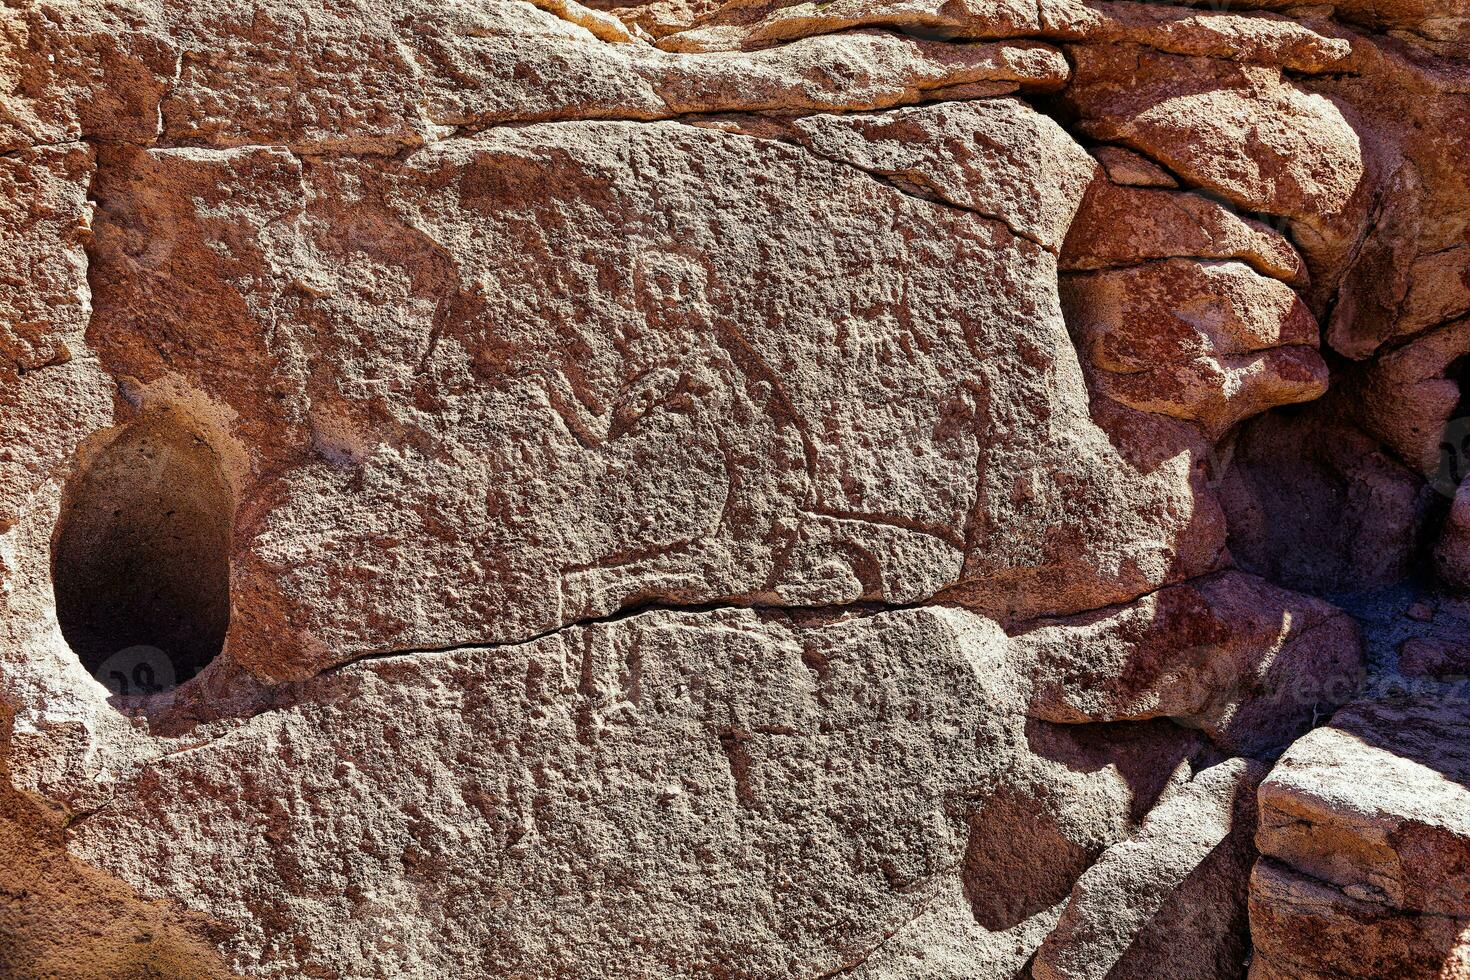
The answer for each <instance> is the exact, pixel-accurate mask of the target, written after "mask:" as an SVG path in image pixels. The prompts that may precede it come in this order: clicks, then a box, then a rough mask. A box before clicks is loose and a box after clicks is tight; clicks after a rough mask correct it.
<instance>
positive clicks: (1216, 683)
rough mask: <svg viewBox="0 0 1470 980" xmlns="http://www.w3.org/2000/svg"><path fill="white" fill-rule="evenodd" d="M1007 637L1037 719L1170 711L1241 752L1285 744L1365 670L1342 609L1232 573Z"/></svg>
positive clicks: (1120, 717) (1122, 717)
mask: <svg viewBox="0 0 1470 980" xmlns="http://www.w3.org/2000/svg"><path fill="white" fill-rule="evenodd" d="M1016 642H1017V644H1018V645H1019V646H1020V648H1021V649H1022V650H1023V651H1024V654H1023V658H1024V660H1025V661H1026V662H1027V663H1029V664H1030V665H1031V669H1032V670H1033V671H1034V681H1033V684H1034V686H1033V689H1032V695H1031V703H1030V707H1029V711H1030V712H1031V714H1032V715H1033V716H1035V717H1037V718H1044V719H1046V720H1048V721H1053V722H1059V723H1073V724H1075V723H1079V722H1087V721H1137V720H1142V719H1147V718H1173V719H1175V720H1177V721H1180V722H1182V723H1184V724H1187V725H1191V726H1194V727H1198V728H1200V729H1202V730H1203V731H1204V732H1205V733H1206V734H1208V735H1209V736H1210V738H1211V739H1213V740H1214V741H1215V742H1216V744H1218V745H1220V746H1221V747H1222V748H1224V749H1226V750H1228V751H1231V752H1240V753H1261V752H1269V751H1271V750H1273V749H1275V750H1279V749H1281V748H1283V747H1285V746H1286V745H1287V744H1288V743H1290V742H1291V741H1292V740H1293V739H1295V738H1296V737H1297V736H1298V735H1300V734H1302V733H1303V732H1304V731H1306V730H1307V729H1308V728H1309V727H1311V726H1312V725H1313V724H1314V723H1315V721H1316V720H1317V718H1319V717H1321V716H1325V715H1327V714H1330V713H1331V711H1332V710H1333V709H1334V708H1336V707H1337V706H1338V705H1340V704H1342V703H1344V702H1345V701H1347V700H1348V699H1349V698H1351V697H1352V695H1353V694H1354V693H1355V692H1356V690H1357V687H1358V685H1359V683H1360V682H1361V677H1362V672H1363V651H1362V644H1361V640H1360V639H1359V635H1358V628H1357V625H1356V624H1355V623H1354V622H1353V621H1352V619H1351V618H1350V617H1348V616H1347V615H1346V614H1345V613H1342V612H1341V611H1339V610H1337V609H1335V608H1334V607H1332V606H1331V605H1329V604H1328V603H1326V602H1323V601H1321V600H1319V599H1314V598H1311V597H1309V596H1304V595H1300V594H1296V593H1292V592H1288V591H1286V590H1285V589H1281V588H1277V587H1275V586H1273V585H1270V584H1269V583H1267V582H1264V581H1262V580H1260V579H1258V578H1255V577H1254V576H1251V575H1245V574H1243V573H1240V572H1223V573H1220V574H1218V575H1214V576H1209V577H1205V578H1202V579H1196V580H1194V581H1192V582H1190V583H1188V584H1185V585H1178V586H1172V587H1169V588H1165V589H1162V590H1160V591H1159V592H1156V593H1154V594H1152V595H1149V596H1145V597H1144V598H1142V599H1139V600H1138V601H1136V602H1134V603H1131V604H1129V605H1127V606H1121V607H1116V608H1112V609H1107V610H1100V611H1098V612H1095V613H1087V614H1085V615H1082V616H1076V617H1071V618H1069V619H1064V620H1055V621H1050V622H1046V623H1044V624H1042V625H1039V626H1037V627H1035V628H1033V629H1030V630H1029V631H1027V632H1024V633H1022V634H1020V635H1019V636H1017V637H1016Z"/></svg>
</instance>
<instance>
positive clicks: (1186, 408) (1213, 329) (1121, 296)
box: [1062, 259, 1327, 438]
mask: <svg viewBox="0 0 1470 980" xmlns="http://www.w3.org/2000/svg"><path fill="white" fill-rule="evenodd" d="M1062 303H1063V309H1064V310H1065V311H1066V315H1067V322H1068V325H1069V326H1070V327H1071V329H1072V332H1073V335H1074V336H1075V337H1076V338H1077V343H1078V347H1079V348H1080V349H1081V351H1082V353H1083V356H1084V357H1085V359H1086V363H1087V365H1088V366H1089V367H1090V368H1092V375H1091V377H1092V382H1093V385H1094V387H1095V389H1096V390H1097V391H1098V392H1099V393H1101V394H1103V395H1106V396H1107V397H1109V398H1111V399H1113V400H1114V401H1118V402H1121V403H1122V404H1124V405H1128V406H1129V407H1131V408H1136V409H1139V410H1141V411H1151V412H1158V413H1160V414H1163V415H1170V416H1173V417H1176V418H1183V419H1189V420H1192V421H1195V422H1199V423H1200V424H1201V425H1202V426H1204V428H1205V431H1206V433H1207V434H1209V435H1210V436H1212V437H1215V438H1218V437H1219V436H1220V435H1222V434H1223V433H1224V432H1225V430H1226V429H1228V428H1230V427H1231V426H1232V425H1234V424H1235V423H1237V422H1239V421H1241V420H1242V419H1245V418H1249V417H1250V416H1252V415H1257V414H1259V413H1260V412H1263V411H1265V410H1266V409H1268V408H1271V407H1272V406H1276V405H1289V404H1294V403H1297V402H1303V401H1310V400H1312V399H1315V398H1318V397H1320V396H1321V395H1322V394H1323V393H1324V392H1325V391H1326V390H1327V366H1326V364H1325V363H1323V361H1322V359H1321V355H1320V354H1318V353H1317V350H1316V342H1317V324H1316V321H1315V320H1314V319H1313V317H1312V314H1311V313H1310V312H1309V311H1308V310H1307V308H1306V306H1305V305H1303V304H1302V302H1301V300H1299V299H1298V298H1297V296H1296V294H1295V293H1294V292H1292V290H1291V289H1290V288H1289V287H1287V286H1285V285H1283V284H1281V283H1279V282H1277V281H1276V280H1274V279H1267V278H1265V277H1263V276H1259V275H1257V274H1256V273H1254V272H1252V271H1251V270H1250V269H1249V268H1248V267H1246V266H1245V265H1243V264H1241V263H1238V262H1193V261H1186V260H1179V259H1170V260H1168V261H1165V262H1161V263H1156V264H1151V265H1140V266H1132V267H1129V268H1124V269H1113V270H1105V271H1100V272H1093V273H1087V274H1080V273H1073V274H1070V275H1068V276H1067V277H1066V279H1065V281H1064V286H1063V296H1062Z"/></svg>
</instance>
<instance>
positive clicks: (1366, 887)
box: [1251, 684, 1470, 978]
mask: <svg viewBox="0 0 1470 980" xmlns="http://www.w3.org/2000/svg"><path fill="white" fill-rule="evenodd" d="M1466 736H1467V718H1466V710H1465V701H1464V696H1463V693H1462V691H1461V690H1460V689H1458V688H1457V687H1451V686H1435V685H1432V684H1421V685H1417V689H1416V690H1415V691H1414V692H1413V693H1404V694H1400V695H1398V696H1396V697H1391V698H1387V699H1383V700H1373V701H1363V702H1357V703H1354V704H1353V705H1350V706H1349V707H1347V708H1345V709H1343V710H1342V711H1341V712H1339V713H1338V714H1337V716H1336V717H1335V718H1334V719H1333V721H1332V724H1331V725H1330V726H1329V727H1326V728H1320V729H1318V730H1316V731H1314V732H1313V733H1312V734H1310V735H1308V736H1307V737H1306V738H1304V739H1302V740H1301V741H1299V742H1297V743H1296V744H1295V745H1293V746H1292V747H1291V749H1290V751H1288V752H1287V753H1286V755H1285V756H1283V757H1282V759H1281V761H1280V763H1279V764H1278V765H1277V767H1276V769H1275V770H1274V771H1273V772H1272V773H1271V775H1270V777H1269V778H1268V779H1267V780H1266V782H1265V783H1264V784H1263V785H1262V787H1261V817H1260V820H1261V824H1260V832H1259V834H1258V838H1257V842H1258V844H1259V847H1260V850H1261V855H1262V857H1261V862H1260V864H1258V865H1257V867H1256V871H1255V875H1254V878H1253V881H1252V885H1251V925H1252V929H1251V934H1252V937H1253V939H1254V941H1255V945H1256V957H1257V958H1256V960H1255V962H1254V963H1253V965H1252V968H1251V976H1252V977H1257V976H1260V977H1267V978H1272V977H1310V978H1315V977H1336V976H1348V975H1351V976H1359V977H1384V978H1388V977H1421V976H1422V977H1440V976H1442V977H1460V976H1465V975H1466V974H1467V971H1470V788H1467V785H1466V784H1467V779H1470V757H1467V752H1466V747H1467V744H1470V743H1467V739H1466Z"/></svg>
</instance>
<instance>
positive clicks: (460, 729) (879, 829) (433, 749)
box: [68, 610, 1191, 977]
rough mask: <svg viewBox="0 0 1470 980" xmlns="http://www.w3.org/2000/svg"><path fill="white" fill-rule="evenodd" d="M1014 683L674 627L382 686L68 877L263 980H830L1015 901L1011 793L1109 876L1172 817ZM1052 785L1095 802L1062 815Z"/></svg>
mask: <svg viewBox="0 0 1470 980" xmlns="http://www.w3.org/2000/svg"><path fill="white" fill-rule="evenodd" d="M1007 661H1008V645H1007V641H1006V638H1005V636H1004V634H1003V633H1001V631H1000V630H999V629H998V628H996V627H995V625H994V624H992V623H988V622H986V621H984V620H983V619H980V618H978V617H975V616H973V615H971V614H965V613H959V612H952V611H925V610H921V611H915V612H904V613H883V614H879V615H876V616H872V617H868V618H860V619H853V620H849V621H846V622H838V623H833V624H831V625H820V626H815V625H814V626H809V627H796V628H793V626H792V625H790V624H789V623H787V622H786V621H784V620H782V619H779V618H776V619H772V618H763V617H761V616H759V615H757V614H755V613H751V612H727V613H701V614H671V613H648V614H643V615H640V616H636V617H633V618H630V619H625V620H622V621H619V622H614V623H609V624H606V625H601V626H595V627H588V628H585V629H584V628H576V629H573V630H569V631H563V632H561V633H559V634H557V635H555V636H553V637H549V638H546V639H543V640H539V641H535V642H532V643H530V644H526V645H521V646H516V647H503V648H497V649H479V650H473V649H472V650H466V651H463V652H456V653H445V654H432V655H422V656H412V657H399V658H392V659H389V660H379V661H370V662H366V663H363V664H360V665H354V666H352V667H349V668H346V669H345V670H343V671H340V672H335V673H332V674H330V675H327V676H324V677H322V678H318V679H316V680H313V681H309V682H307V683H306V684H304V685H301V686H295V687H290V688H287V689H284V690H283V691H281V692H280V693H278V694H276V695H274V696H273V697H272V704H273V710H270V711H268V712H266V713H263V714H260V715H258V716H256V717H254V718H251V719H248V720H244V721H241V722H237V723H222V727H221V728H219V729H218V730H217V731H215V732H212V733H211V734H210V735H209V736H208V737H200V736H199V735H196V736H194V737H192V738H185V739H182V740H180V742H179V743H178V744H177V745H176V746H175V747H173V748H172V749H171V750H169V751H168V752H167V754H165V755H163V756H162V757H161V758H159V759H157V761H155V762H152V763H151V764H148V765H147V766H146V767H145V768H144V769H142V770H141V771H137V772H135V773H128V774H124V773H119V778H118V779H117V781H116V782H115V783H114V784H113V785H112V787H111V789H112V792H111V795H110V797H109V802H108V803H107V805H106V806H105V807H103V808H101V809H99V810H98V811H97V812H96V813H95V814H93V815H91V816H89V817H87V818H86V819H85V821H82V822H78V823H77V824H75V825H74V826H73V827H72V829H71V831H70V832H69V835H68V840H69V846H70V848H71V850H72V852H73V853H75V854H77V855H79V856H81V857H83V858H85V859H86V860H89V861H91V862H95V863H97V864H98V865H100V866H102V867H104V868H110V869H115V870H116V872H117V873H119V874H121V875H122V876H123V877H124V878H125V879H126V880H128V881H130V882H131V883H132V884H134V885H135V886H136V887H138V888H139V889H141V890H142V891H143V892H144V893H145V894H157V893H161V894H168V895H174V896H176V897H178V898H179V899H180V900H181V901H182V902H183V903H184V904H185V905H186V906H188V907H191V908H195V909H199V910H201V911H205V910H207V911H208V912H209V914H211V915H213V916H214V917H216V918H218V919H220V920H221V922H222V925H223V926H224V927H225V928H227V929H228V930H229V932H230V939H229V940H228V941H227V942H226V943H225V946H224V948H225V950H226V951H227V953H228V954H229V956H230V958H231V960H232V962H234V963H235V964H237V966H240V967H244V968H245V969H247V970H248V971H249V972H251V973H255V974H257V975H263V976H277V975H279V976H300V975H310V974H312V973H313V972H323V971H325V972H329V973H333V974H351V975H355V976H401V975H403V973H404V972H411V971H412V970H414V969H415V968H417V969H422V970H427V971H429V972H432V973H440V972H444V973H448V972H454V971H456V970H468V971H470V972H473V973H477V974H482V975H499V974H503V973H509V972H516V973H520V974H523V975H529V976H546V977H552V976H565V975H568V974H574V973H577V972H579V970H580V969H581V967H580V966H579V964H582V963H585V962H588V961H589V960H590V961H595V962H597V963H598V964H599V967H598V972H615V973H620V974H643V973H654V974H659V975H663V974H669V975H684V976H689V975H695V976H697V975H708V974H710V973H715V972H725V973H729V974H731V975H738V976H765V977H774V976H816V975H821V974H824V973H828V972H831V971H833V970H836V969H839V968H841V967H843V966H844V965H849V964H852V963H855V962H858V961H860V960H862V959H863V958H864V957H865V956H866V955H867V954H868V953H869V952H870V951H871V950H872V949H873V948H875V947H877V946H878V945H880V944H881V943H883V941H884V939H885V937H887V936H889V935H891V934H894V933H897V932H900V931H901V930H904V929H907V928H910V922H911V920H915V919H918V918H922V917H924V916H925V915H929V914H936V913H931V912H930V911H929V910H930V909H934V910H936V912H937V909H938V908H939V907H940V906H941V905H942V904H944V903H951V907H952V903H953V902H954V901H955V894H956V888H957V886H958V885H959V884H960V878H959V875H960V872H961V870H962V868H963V869H966V873H967V874H969V875H970V878H969V879H968V887H969V888H970V890H969V891H967V892H965V894H967V896H969V899H970V901H971V902H981V903H983V902H987V901H989V896H990V894H991V892H990V891H989V889H988V888H981V887H980V885H981V883H980V882H978V881H977V880H976V879H975V877H974V875H975V872H974V870H973V869H970V868H969V865H970V863H971V862H970V859H968V858H967V857H966V849H967V846H973V845H967V841H969V840H970V839H971V838H972V837H973V835H975V834H976V833H980V832H981V831H982V829H989V830H994V831H996V832H1000V831H1001V829H1002V828H999V827H988V826H987V825H985V824H983V823H980V822H979V821H983V820H984V812H983V801H984V800H985V799H986V798H988V797H992V796H993V795H994V794H996V793H997V792H998V791H1001V790H1002V789H1004V788H1006V787H1009V789H1008V790H1006V791H1007V792H1011V793H1014V794H1018V795H1019V796H1021V797H1028V796H1030V797H1032V800H1033V802H1032V803H1031V804H1030V805H1031V806H1036V805H1038V804H1040V805H1043V806H1045V807H1047V808H1049V809H1051V810H1053V811H1055V812H1058V816H1059V818H1060V819H1061V821H1062V822H1061V823H1060V824H1059V831H1058V832H1059V833H1060V834H1061V835H1062V837H1063V839H1066V840H1071V841H1075V842H1076V844H1077V846H1079V847H1082V848H1084V849H1085V850H1086V851H1087V852H1088V853H1095V850H1100V849H1101V848H1102V847H1105V846H1107V845H1108V844H1110V843H1112V842H1115V841H1116V840H1118V839H1119V838H1120V837H1121V836H1123V835H1124V834H1125V833H1127V831H1128V830H1129V829H1130V828H1131V827H1133V826H1135V821H1136V820H1137V819H1138V816H1140V815H1141V813H1142V812H1143V811H1146V810H1147V808H1148V806H1149V805H1150V804H1151V802H1152V798H1153V796H1156V795H1157V794H1158V793H1159V792H1160V791H1161V789H1162V787H1161V786H1159V785H1157V784H1156V785H1155V787H1154V788H1153V789H1149V788H1147V786H1146V785H1144V784H1138V783H1134V782H1132V781H1131V780H1132V779H1133V778H1135V777H1136V776H1139V775H1143V774H1144V773H1145V772H1148V774H1149V775H1150V776H1151V777H1152V776H1153V775H1154V774H1155V773H1157V776H1158V777H1159V778H1162V779H1166V778H1167V773H1168V769H1167V768H1162V769H1159V768H1157V767H1155V768H1153V769H1152V771H1151V772H1150V771H1149V770H1140V771H1139V772H1132V771H1130V767H1129V766H1128V765H1127V763H1120V764H1108V763H1107V762H1106V760H1107V756H1108V754H1109V752H1110V751H1112V750H1111V749H1109V748H1106V747H1103V746H1099V747H1098V748H1097V749H1096V750H1094V751H1093V753H1092V757H1093V758H1095V759H1096V761H1097V763H1101V764H1100V765H1093V766H1088V767H1082V766H1079V765H1078V762H1079V761H1080V759H1081V758H1082V757H1081V756H1079V755H1077V754H1076V751H1075V750H1073V751H1072V752H1071V753H1068V752H1067V751H1066V742H1065V741H1063V742H1060V743H1047V742H1044V741H1043V742H1039V743H1038V742H1034V741H1032V740H1030V739H1028V736H1027V734H1026V731H1025V725H1024V715H1023V714H1022V712H1021V711H1020V707H1021V701H1020V699H1019V697H1018V688H1017V687H1016V686H1015V680H1014V679H1015V677H1016V672H1015V670H1014V668H1013V667H1012V666H1011V665H1010V664H1009V663H1008V662H1007ZM1176 732H1177V730H1176ZM1160 734H1163V732H1162V730H1161V731H1160ZM1174 741H1175V743H1176V745H1177V748H1176V749H1175V750H1174V751H1175V752H1176V753H1178V754H1177V755H1176V756H1175V758H1176V760H1181V761H1182V760H1183V759H1184V758H1185V757H1186V756H1187V753H1188V751H1189V746H1190V744H1191V743H1190V740H1189V738H1188V736H1187V735H1185V734H1184V733H1182V732H1179V733H1178V734H1177V735H1176V736H1175V739H1174ZM1126 744H1127V743H1126V742H1123V743H1119V745H1126ZM155 751H157V750H155ZM139 761H142V760H139ZM1154 761H1155V763H1157V762H1158V761H1159V760H1157V759H1156V760H1154ZM1176 764H1177V763H1176ZM1184 768H1185V770H1186V772H1187V769H1188V766H1187V763H1186V764H1185V765H1184ZM1044 775H1045V776H1048V780H1047V781H1048V783H1049V784H1050V785H1054V786H1056V785H1066V786H1067V787H1068V788H1067V791H1066V792H1065V793H1064V794H1062V795H1061V796H1060V797H1058V798H1053V799H1047V800H1042V799H1039V798H1036V797H1035V796H1034V795H1033V794H1034V793H1035V790H1034V789H1033V788H1032V787H1033V785H1034V784H1033V783H1032V780H1035V779H1039V778H1042V777H1043V776H1044ZM1058 779H1061V780H1062V782H1061V783H1058V782H1057V780H1058ZM243 800H261V801H265V802H264V806H265V812H264V813H263V814H262V813H259V812H257V810H256V808H255V807H254V806H252V805H242V803H241V801H243ZM900 814H901V815H902V816H900ZM895 818H897V819H895ZM195 826H198V827H201V828H202V827H205V826H207V827H208V828H209V831H208V833H207V834H205V835H195V834H194V833H192V832H190V831H189V830H188V829H187V828H189V827H195ZM1094 835H1095V839H1094ZM326 840H330V841H333V842H334V843H333V844H332V846H326V847H323V846H320V844H321V842H322V841H326ZM1024 857H1025V858H1026V859H1027V860H1029V861H1031V862H1034V863H1035V865H1036V866H1037V867H1038V868H1039V867H1043V866H1046V865H1048V864H1050V863H1051V862H1054V861H1055V860H1056V859H1057V855H1056V854H1054V853H1051V852H1049V851H1038V852H1034V853H1030V854H1027V855H1024ZM1084 860H1086V859H1085V858H1084ZM201 866H203V867H205V868H207V869H209V870H208V871H207V872H205V873H201ZM1083 866H1085V865H1083ZM1011 870H1015V866H1014V865H1013V866H1012V867H1011ZM1081 870H1082V868H1081V867H1078V869H1077V872H1078V873H1080V871H1081ZM1023 880H1024V879H1023ZM573 883H575V885H574V886H573ZM655 883H656V884H655ZM988 884H989V886H990V887H993V888H996V889H999V888H1002V887H1006V885H1007V883H1006V882H1004V881H1003V880H1002V879H1000V878H997V879H995V880H994V881H992V882H990V883H988ZM487 902H488V903H489V904H490V906H491V908H493V910H494V912H493V914H492V915H486V914H484V907H485V903H487ZM984 907H985V906H983V905H981V906H977V910H976V911H971V910H970V909H968V908H967V909H965V912H966V914H967V915H968V917H969V921H968V923H967V924H965V925H964V926H963V929H964V931H965V932H967V933H969V934H970V935H971V936H973V937H975V938H974V939H973V940H972V941H974V942H979V943H989V944H990V945H992V946H994V947H995V948H997V949H999V948H1001V947H1002V946H1004V945H1006V944H1007V943H1009V942H1011V941H1013V940H1009V939H1007V938H1006V937H1002V936H994V937H990V938H988V939H987V938H985V937H987V936H988V935H989V933H990V932H992V931H994V932H1006V931H1009V930H1013V929H1014V930H1017V933H1016V934H1017V935H1018V936H1022V937H1024V936H1027V935H1030V936H1032V937H1033V938H1032V940H1031V941H1033V942H1034V937H1035V930H1034V929H1032V931H1031V932H1030V933H1027V932H1026V931H1025V929H1024V928H1021V927H1022V923H1023V922H1024V921H1025V920H1026V919H1029V918H1031V916H1032V915H1033V914H1034V913H1032V912H1030V911H1029V910H1025V909H1022V910H1018V913H1017V914H1016V915H1015V916H1014V918H1015V921H1014V922H1010V921H998V920H996V919H993V918H988V917H986V916H985V915H983V914H982V911H980V910H983V909H984ZM303 908H310V909H311V911H310V913H309V914H303V913H302V911H301V910H302V909H303ZM424 908H434V909H437V910H438V912H437V914H435V915H434V916H432V917H425V916H424V915H423V913H422V911H421V910H422V909H424ZM1038 911H1039V912H1042V913H1044V912H1045V908H1044V907H1043V908H1042V909H1040V910H1038ZM956 914H958V912H956ZM977 919H979V920H981V922H980V924H977V922H976V920H977ZM610 922H617V923H622V924H623V925H621V926H620V927H618V928H616V929H609V928H607V924H608V923H610ZM1014 968H1015V964H1014V963H1012V965H1011V967H1010V968H1009V969H1011V970H1012V971H1013V970H1014ZM970 969H971V970H974V969H980V970H982V971H988V970H993V971H994V972H993V973H988V972H987V973H986V974H985V975H994V976H997V977H999V976H1009V975H1011V974H1010V973H1007V972H1006V969H1007V967H1006V966H1005V960H1004V959H1003V958H1001V959H997V960H995V961H994V962H993V963H988V962H987V961H986V960H984V959H982V960H979V961H972V962H971V963H970Z"/></svg>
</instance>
